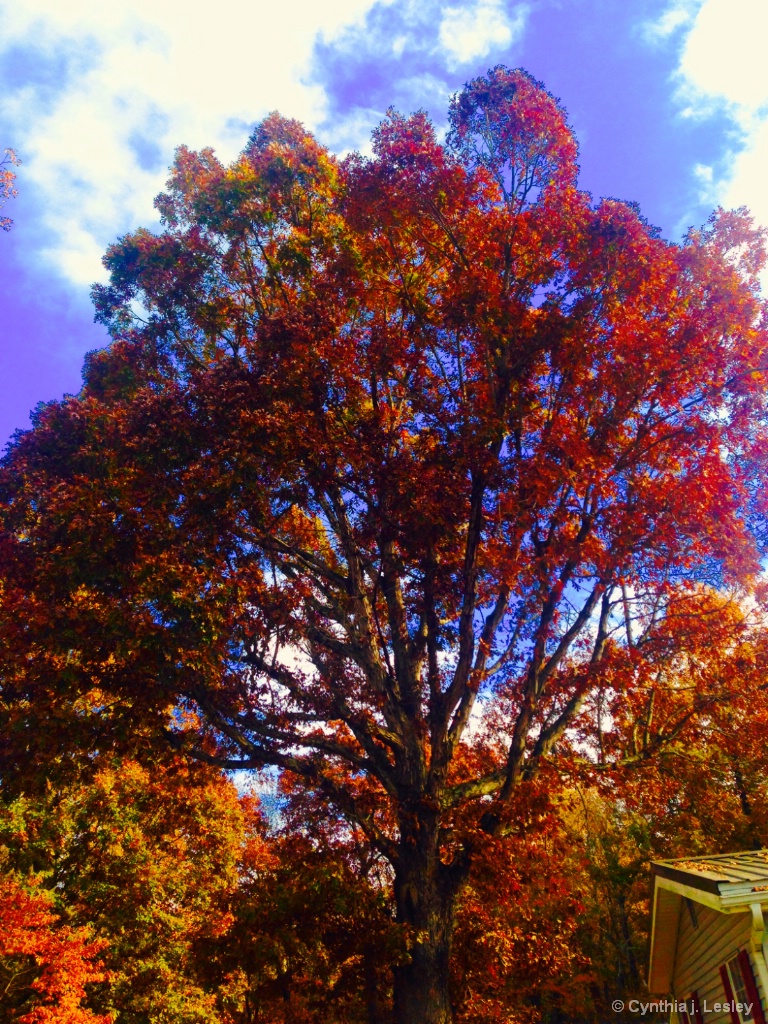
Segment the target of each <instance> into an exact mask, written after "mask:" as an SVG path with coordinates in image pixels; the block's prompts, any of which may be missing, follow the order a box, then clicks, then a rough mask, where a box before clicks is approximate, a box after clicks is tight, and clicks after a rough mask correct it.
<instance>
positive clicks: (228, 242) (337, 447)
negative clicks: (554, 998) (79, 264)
mask: <svg viewBox="0 0 768 1024" xmlns="http://www.w3.org/2000/svg"><path fill="white" fill-rule="evenodd" d="M576 158H577V147H576V142H575V140H574V137H573V134H572V132H571V130H570V128H569V127H568V125H567V122H566V117H565V114H564V111H563V110H562V108H561V107H560V106H559V104H558V102H557V101H556V100H555V99H553V97H552V96H550V95H549V94H548V93H547V92H546V91H545V89H544V88H543V86H542V85H541V84H540V83H538V82H536V81H534V80H533V79H532V78H530V76H528V75H527V74H526V73H525V72H522V71H509V70H507V69H505V68H502V67H498V68H496V69H494V70H493V71H491V72H490V73H489V74H488V76H486V77H484V78H479V79H476V80H475V81H473V82H471V83H470V84H469V85H468V86H467V87H466V88H465V89H464V90H463V91H462V92H461V93H460V94H459V95H457V96H456V97H455V99H454V100H453V102H452V105H451V110H450V131H449V134H448V136H447V140H446V142H445V143H444V144H441V143H439V142H438V141H437V138H436V135H435V132H434V130H433V128H432V126H431V124H430V123H429V121H428V119H427V118H426V116H425V115H424V114H421V113H419V114H415V115H413V116H412V117H409V118H404V117H401V116H400V115H398V114H397V113H394V112H390V113H389V115H388V117H387V119H386V120H385V121H384V122H383V123H382V124H381V125H380V126H379V128H378V129H377V130H376V131H375V133H374V139H373V155H372V156H371V157H370V158H363V157H360V156H352V157H349V158H347V159H345V160H343V161H338V160H336V159H334V158H333V157H332V156H331V155H330V154H329V153H328V152H327V151H326V150H325V149H323V148H322V146H320V144H319V143H318V142H316V141H315V139H313V138H312V137H311V136H310V135H309V134H308V133H307V132H306V131H305V129H304V128H303V127H301V126H300V125H299V124H297V123H296V122H293V121H286V120H284V119H282V118H280V117H279V116H277V115H272V116H270V117H269V118H267V119H266V120H265V121H264V122H263V123H261V124H260V125H259V126H258V127H257V128H256V130H255V131H254V133H253V135H252V137H251V139H250V141H249V143H248V145H247V147H246V149H245V150H244V152H243V154H242V155H241V157H240V158H239V159H238V160H237V161H236V162H235V163H234V164H233V165H232V166H230V167H224V166H222V164H220V163H219V161H218V160H217V159H216V157H215V156H214V154H213V153H212V152H211V151H209V150H205V151H203V152H201V153H192V152H189V151H187V150H185V149H182V150H180V151H179V153H178V156H177V159H176V163H175V166H174V168H173V171H172V176H171V179H170V182H169V186H168V191H167V192H166V193H165V194H163V195H161V196H160V197H159V199H158V203H157V205H158V209H159V211H160V214H161V216H162V218H163V230H162V231H161V232H160V233H159V234H153V233H150V232H148V231H138V232H137V233H136V234H134V235H131V236H128V237H126V238H123V239H122V240H121V241H119V242H118V243H117V244H116V245H114V246H113V247H112V248H111V249H110V250H109V252H108V254H107V256H106V265H107V267H108V269H109V271H110V273H111V283H110V285H109V286H107V287H103V288H97V289H96V293H95V299H96V307H97V316H98V318H99V319H100V320H101V322H102V323H104V324H106V325H107V326H108V327H109V329H110V332H111V334H112V338H113V341H112V344H111V345H110V346H109V348H107V349H105V350H104V351H100V352H97V353H94V354H92V355H91V356H90V357H89V358H88V360H87V362H86V366H85V371H84V386H83V389H82V391H81V393H80V394H79V395H78V396H76V397H72V398H68V399H66V400H65V401H63V402H60V403H54V404H51V405H48V406H46V407H44V408H42V409H41V410H39V412H38V414H37V417H36V419H35V424H34V428H33V430H32V431H31V432H29V433H27V434H23V435H20V436H19V437H18V438H17V440H16V441H15V443H14V445H13V446H12V448H11V450H10V452H9V455H8V457H7V458H6V460H5V463H4V467H3V470H2V482H1V483H0V487H1V489H2V513H1V514H2V527H3V532H2V539H1V540H0V544H2V548H1V549H0V550H1V552H2V553H1V554H0V558H2V564H3V568H4V582H3V584H2V586H3V590H2V601H3V609H4V614H3V616H2V619H1V623H2V624H1V625H0V629H2V634H3V635H2V644H0V647H2V650H3V652H4V653H3V654H0V659H2V664H1V666H0V673H1V678H2V688H3V690H2V692H3V701H4V704H3V712H4V719H5V725H6V728H5V738H6V743H5V748H4V749H5V753H4V759H5V760H4V764H3V766H2V771H3V773H4V774H5V776H6V777H7V778H10V777H11V776H12V774H13V767H14V765H16V764H18V763H19V761H20V760H21V759H22V758H23V759H25V761H26V763H31V762H33V761H35V760H36V759H38V760H47V762H48V763H49V764H50V765H51V766H52V770H53V767H54V766H56V765H59V766H60V765H61V764H62V763H64V761H66V760H67V759H72V758H73V757H75V756H76V752H77V751H78V750H81V751H87V750H89V749H94V748H98V749H100V750H104V749H106V747H107V746H108V745H110V744H111V745H116V746H119V745H120V744H122V743H127V742H129V740H130V736H131V734H132V732H133V731H137V732H139V733H141V734H142V735H143V734H144V731H145V730H147V729H149V728H155V729H162V730H165V733H166V735H167V736H168V738H169V739H170V741H171V742H172V743H174V744H175V745H176V746H177V747H178V748H179V749H182V750H185V751H187V752H189V753H190V754H191V755H194V756H196V757H199V758H203V759H205V760H208V761H211V762H213V763H215V764H219V765H223V766H225V767H228V768H245V769H261V768H262V767H263V766H265V765H272V766H276V767H277V768H278V769H281V770H283V771H285V772H289V773H291V774H292V776H294V777H295V778H296V779H298V780H301V781H302V784H303V785H304V786H306V787H307V789H308V790H311V791H312V792H313V793H314V794H315V795H316V797H317V798H318V799H321V800H325V801H326V802H327V804H328V806H329V807H330V808H333V809H334V811H335V812H336V813H341V814H342V815H343V816H344V817H345V819H346V820H347V821H349V822H350V823H351V824H352V825H354V826H355V827H356V828H357V829H360V830H362V831H363V833H364V834H365V836H366V837H367V841H368V842H369V843H370V844H371V847H372V848H373V849H375V850H376V851H378V853H379V855H380V856H381V857H382V858H384V860H385V861H386V863H387V864H388V865H389V870H390V871H391V877H392V885H393V892H394V900H395V904H396V915H397V919H398V921H399V922H400V925H401V933H402V936H403V941H404V943H405V955H403V956H402V957H401V958H400V960H399V962H398V965H397V967H396V975H395V1005H394V1016H395V1019H396V1021H397V1022H398V1024H405V1022H411V1021H420V1022H423V1024H438V1022H439V1024H445V1022H448V1021H450V1020H451V1019H452V1012H453V1011H452V1001H451V994H450V990H449V988H450V986H449V975H450V971H449V967H450V958H451V941H452V935H453V930H454V919H455V913H456V906H457V900H458V899H459V897H460V894H461V892H462V889H463V886H464V885H465V883H466V880H467V878H468V877H469V872H470V869H471V867H472V862H473V859H477V858H478V857H481V856H483V855H484V853H485V851H486V850H487V848H488V844H491V843H493V842H496V841H498V839H499V838H500V837H503V835H504V834H505V833H507V832H512V831H514V830H515V828H516V827H517V823H518V822H519V821H522V820H524V819H525V818H526V815H528V813H529V808H530V805H531V801H535V800H536V799H538V798H539V794H540V792H541V790H542V787H543V788H544V789H546V788H547V787H549V786H552V785H555V784H556V782H557V779H558V778H559V777H560V776H561V774H562V772H565V771H568V770H570V769H573V770H579V771H581V770H583V765H579V764H578V762H579V761H582V762H584V761H586V762H592V761H593V762H594V763H595V764H596V765H597V766H598V767H599V769H600V770H601V771H602V770H607V769H608V768H609V767H610V765H611V763H612V762H614V761H621V762H622V763H626V762H627V761H628V760H632V759H637V760H642V759H647V758H649V757H651V756H652V755H654V754H656V753H658V752H660V751H662V750H663V749H665V748H666V747H667V746H669V745H670V744H673V743H679V742H680V740H681V737H682V736H684V734H685V731H686V730H687V729H689V728H693V727H694V723H696V722H697V721H700V720H702V719H703V718H705V717H706V715H707V712H708V710H711V708H712V707H714V706H715V705H716V704H718V703H722V702H724V701H726V700H727V699H728V698H729V697H732V696H734V694H735V693H736V691H737V690H741V691H743V692H745V691H747V690H748V689H749V687H750V686H752V685H754V680H755V678H756V676H757V674H758V669H759V665H758V664H757V661H756V660H755V658H752V660H751V661H750V660H749V659H746V660H745V662H744V664H743V665H742V664H740V666H739V675H738V678H735V677H733V676H731V675H728V674H727V673H723V671H722V665H723V663H724V662H723V659H724V658H725V657H726V654H727V652H728V651H733V650H736V649H739V645H741V644H742V642H743V638H742V637H741V635H740V631H743V630H744V629H745V628H746V627H745V626H744V625H743V624H742V625H738V627H737V626H736V625H734V626H733V629H734V630H735V631H736V632H735V633H734V634H733V635H729V634H728V630H727V629H725V628H723V629H720V630H719V631H718V632H717V639H718V643H719V644H721V647H720V648H718V649H715V648H717V644H715V643H714V642H713V645H712V649H711V651H708V650H705V651H704V652H703V653H702V652H701V651H700V646H701V645H700V644H699V641H698V639H696V641H695V648H696V649H695V651H693V652H692V653H691V654H690V657H689V654H688V645H689V644H690V643H692V642H693V641H692V640H691V631H690V630H687V629H686V628H685V626H686V623H690V621H691V617H692V616H693V617H694V618H696V617H697V616H698V615H699V613H701V614H709V615H712V611H713V602H715V604H716V602H717V600H719V598H717V597H716V596H713V593H712V591H711V590H708V589H706V587H705V584H706V585H708V586H709V587H710V588H711V587H714V588H720V589H722V588H724V587H730V588H731V589H733V590H734V592H736V591H737V590H738V588H739V587H741V588H745V587H748V586H749V583H750V579H751V577H752V575H753V574H754V573H755V571H756V569H757V565H758V560H757V558H758V549H757V545H756V542H755V537H756V536H757V537H759V536H760V534H761V528H762V521H763V518H762V517H763V509H762V505H761V501H762V498H761V494H760V490H759V486H758V483H757V482H758V481H759V480H760V479H761V474H762V472H763V468H764V458H765V455H764V453H765V440H766V438H765V398H764V387H763V379H762V375H763V372H764V370H765V369H766V368H767V367H768V363H767V362H766V341H767V340H768V336H767V335H766V331H765V311H764V308H763V306H762V305H761V301H760V298H759V289H758V283H757V274H758V271H759V270H760V268H761V266H762V263H763V247H762V242H763V239H762V237H761V235H760V234H759V233H758V232H756V231H754V230H753V229H752V227H751V223H750V220H749V218H748V216H747V215H746V213H745V212H744V211H740V212H736V213H724V212H719V213H717V214H716V215H714V216H713V218H712V219H711V221H710V222H709V223H708V224H707V226H706V227H705V228H703V229H702V230H699V231H691V232H690V233H689V235H688V236H687V237H686V239H685V241H684V242H683V243H682V244H680V245H677V244H673V243H670V242H667V241H664V240H663V239H662V238H660V237H659V236H658V233H657V232H656V231H655V230H653V229H652V228H651V227H650V226H649V225H648V224H647V223H646V222H645V221H644V220H643V218H642V217H641V216H640V215H639V213H638V211H637V210H636V208H635V207H634V206H632V205H631V204H626V203H623V202H619V201H616V200H603V201H601V202H597V203H596V202H593V200H592V198H591V197H590V196H589V195H588V194H586V193H585V192H583V191H580V190H579V188H578V185H577V163H576ZM723 600H725V599H724V598H723ZM713 621H714V620H713ZM694 632H695V631H694ZM641 641H642V649H641V643H640V642H641ZM710 653H711V655H712V656H711V657H710V656H709V654H710ZM693 659H696V670H695V672H693V673H692V674H691V677H690V682H686V683H685V685H682V684H681V683H680V680H681V679H686V675H685V671H686V665H687V664H688V663H693ZM670 665H672V667H673V669H674V671H671V670H670V671H667V668H668V667H669V666H670ZM41 709H44V721H45V725H44V728H43V726H42V722H43V711H42V710H41ZM36 716H37V717H36ZM632 716H634V718H635V719H636V725H637V727H636V728H634V729H630V730H629V731H627V729H626V728H625V725H626V722H627V720H628V719H629V718H632ZM614 719H615V721H616V723H617V728H618V727H619V726H620V734H621V735H622V736H624V735H631V737H632V743H631V744H630V745H629V746H627V745H626V744H625V745H623V746H622V745H620V744H618V743H617V742H615V738H614V740H612V738H611V737H612V736H613V735H614V733H612V728H613V726H612V722H613V721H614ZM616 735H619V733H616Z"/></svg>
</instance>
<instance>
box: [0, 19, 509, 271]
mask: <svg viewBox="0 0 768 1024" xmlns="http://www.w3.org/2000/svg"><path fill="white" fill-rule="evenodd" d="M505 3H509V0H467V2H466V3H464V2H462V0H459V2H457V3H455V4H453V5H447V4H446V3H445V0H323V3H317V2H311V0H283V2H277V3H276V2H274V0H217V3H216V4H215V5H213V6H211V5H208V4H202V3H194V2H193V3H190V2H189V0H110V2H109V3H97V2H95V0H66V2H64V0H23V2H22V3H18V2H15V0H0V73H2V74H3V78H4V87H3V90H2V91H0V145H2V146H7V145H12V146H14V147H15V148H16V149H17V150H18V151H19V154H20V155H21V157H22V159H23V161H24V175H23V182H22V185H23V193H22V199H20V200H19V201H18V205H17V211H18V214H19V216H17V217H16V220H17V232H20V231H21V230H22V222H21V220H22V218H21V210H22V205H21V204H22V202H23V203H25V204H26V205H25V207H24V208H25V209H27V210H32V208H34V209H33V212H32V213H30V215H29V218H28V221H27V224H26V225H25V226H24V230H25V231H26V232H27V235H26V236H25V250H26V252H27V255H28V258H29V259H30V260H31V261H33V262H35V263H36V264H38V265H39V264H41V263H42V265H43V266H45V267H46V268H48V269H49V270H50V269H51V268H53V269H55V270H56V271H57V272H58V273H60V274H61V275H62V276H63V277H64V279H65V280H68V281H69V282H70V283H71V284H73V285H75V286H77V287H82V286H83V285H87V284H90V283H91V282H92V281H93V280H94V279H97V278H99V277H100V276H103V268H102V267H101V262H100V260H101V255H102V253H103V252H104V249H105V248H106V246H107V245H108V244H109V243H110V242H111V241H112V240H113V239H114V238H115V237H117V236H118V235H120V234H122V233H124V232H126V231H129V230H132V229H134V228H135V227H136V226H137V225H139V224H142V223H143V224H148V225H150V226H151V224H152V223H153V222H154V221H155V214H154V211H153V208H152V199H153V197H154V196H155V195H156V194H157V192H158V191H159V190H160V189H161V188H162V186H163V183H164V180H165V176H166V171H167V167H168V165H169V164H170V162H171V160H172V157H173V151H174V149H175V147H176V146H177V145H180V144H182V143H183V144H186V145H189V146H191V147H192V148H200V147H202V146H213V147H214V148H215V149H216V151H217V154H218V155H219V157H220V158H221V159H223V160H230V159H232V158H233V157H234V156H235V155H236V154H237V152H238V151H239V150H240V149H241V148H242V146H243V144H244V142H245V139H246V138H247V134H248V131H249V129H250V127H251V126H252V125H253V123H254V122H255V121H257V120H259V119H260V118H261V117H263V116H264V115H265V114H266V113H268V112H269V111H270V110H273V109H279V110H280V111H281V112H282V113H284V114H286V115H287V116H290V117H296V118H298V119H299V120H302V121H304V122H305V123H306V124H307V125H308V126H309V127H310V128H311V129H313V130H315V131H318V133H319V134H320V136H321V137H322V139H323V140H324V141H326V142H327V143H330V144H331V145H332V146H333V147H334V148H336V149H337V150H346V149H350V148H363V149H364V148H365V147H366V146H367V144H368V140H369V137H370V129H371V127H372V126H373V125H374V124H376V122H377V121H379V120H380V119H381V116H382V114H383V110H384V109H385V108H386V106H387V105H389V104H390V103H395V104H402V105H403V106H404V107H406V108H407V109H414V108H415V107H418V106H423V105H424V104H425V103H431V104H432V105H433V106H434V109H435V110H436V111H437V110H439V112H440V114H442V113H443V112H444V109H445V107H446V100H447V97H448V96H449V95H450V93H451V92H453V91H454V89H455V88H456V87H457V85H458V84H460V83H458V82H457V81H454V80H452V78H451V72H452V71H453V70H455V69H456V68H457V67H458V66H460V65H466V64H467V63H468V62H470V61H472V60H474V59H476V58H482V57H485V56H487V55H488V54H489V53H491V51H494V50H495V51H497V52H498V51H499V50H501V51H504V50H505V49H506V48H508V47H509V46H510V45H512V44H513V43H515V42H516V41H517V40H518V39H519V37H520V36H521V35H522V33H523V31H524V28H525V24H526V18H527V13H528V8H527V6H526V5H525V4H522V5H518V6H515V5H514V4H510V6H509V7H508V8H507V7H505ZM502 55H504V56H505V55H506V54H502ZM343 68H346V69H352V70H351V71H348V81H349V91H348V92H347V93H346V94H345V95H343V96H342V95H341V92H340V91H339V89H338V88H337V87H338V85H339V82H340V81H341V78H342V77H343V75H344V73H345V72H344V71H343V70H341V69H343ZM336 69H339V72H338V76H337V77H336V78H334V75H335V74H336ZM366 89H368V90H369V91H368V94H367V95H363V93H364V91H365V90H366ZM334 90H336V91H334ZM342 91H343V90H342ZM384 94H386V100H385V102H383V103H381V102H380V101H381V100H382V98H383V96H384ZM26 239H28V241H27V240H26Z"/></svg>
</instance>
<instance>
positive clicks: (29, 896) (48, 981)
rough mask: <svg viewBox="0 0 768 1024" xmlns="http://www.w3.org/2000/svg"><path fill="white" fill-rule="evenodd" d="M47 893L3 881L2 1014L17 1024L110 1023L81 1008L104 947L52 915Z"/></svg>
mask: <svg viewBox="0 0 768 1024" xmlns="http://www.w3.org/2000/svg"><path fill="white" fill-rule="evenodd" d="M52 902H53V901H52V899H51V897H50V895H49V894H48V893H47V892H45V891H44V890H37V891H35V890H34V889H33V890H32V891H31V892H29V891H27V890H26V889H24V888H23V887H22V886H21V885H20V884H19V883H18V882H16V881H15V880H13V879H12V878H0V1013H1V1014H2V1019H3V1020H7V1021H11V1020H13V1021H18V1022H19V1024H111V1017H109V1016H98V1015H97V1014H94V1013H92V1012H91V1011H90V1010H88V1009H86V1008H85V1007H84V1006H83V1000H84V999H85V997H86V985H87V984H89V983H92V982H97V981H100V980H101V979H102V978H103V972H102V971H101V970H100V969H99V967H98V966H97V965H96V964H95V963H94V960H95V959H96V958H97V957H98V954H99V952H100V951H101V950H102V949H103V946H104V943H103V942H101V941H96V940H94V939H93V938H92V937H91V936H90V935H89V934H88V931H87V930H86V929H74V928H70V927H69V926H67V925H66V924H64V923H63V922H61V921H59V920H57V918H56V915H55V914H53V913H52V912H51V903H52Z"/></svg>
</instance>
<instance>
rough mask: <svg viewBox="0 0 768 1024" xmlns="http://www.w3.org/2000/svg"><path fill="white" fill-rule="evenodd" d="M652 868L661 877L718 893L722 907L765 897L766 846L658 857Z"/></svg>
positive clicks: (767, 876) (767, 881) (767, 877)
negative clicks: (664, 857)
mask: <svg viewBox="0 0 768 1024" xmlns="http://www.w3.org/2000/svg"><path fill="white" fill-rule="evenodd" d="M651 870H652V871H653V873H654V875H658V876H659V877H660V878H667V879H669V880H670V881H672V882H678V883H680V884H681V885H685V886H688V887H690V888H692V889H698V890H700V891H701V892H708V893H713V894H714V895H715V896H719V897H720V900H721V903H722V905H723V906H724V907H725V906H727V905H728V904H731V903H740V904H742V903H762V902H763V901H768V850H749V851H748V852H746V853H718V854H714V855H712V856H707V857H681V858H679V859H677V860H658V861H654V862H653V863H652V864H651ZM749 897H751V899H750V898H749Z"/></svg>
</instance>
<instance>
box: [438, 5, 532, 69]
mask: <svg viewBox="0 0 768 1024" xmlns="http://www.w3.org/2000/svg"><path fill="white" fill-rule="evenodd" d="M527 16H528V9H527V7H525V6H523V5H521V6H520V7H518V8H516V9H515V11H514V14H513V15H512V17H511V18H510V17H509V16H508V15H507V12H506V11H505V10H504V8H503V7H502V5H501V2H500V0H477V3H475V4H474V5H473V6H462V7H446V8H444V10H443V15H442V19H441V21H440V29H439V33H438V38H439V43H440V46H441V47H442V49H443V50H444V51H445V52H446V53H447V55H448V57H449V60H450V63H452V64H453V65H458V64H467V63H469V62H470V61H473V60H476V59H477V58H478V57H485V56H487V54H488V53H489V52H490V51H491V49H492V48H494V47H506V46H510V45H511V44H512V43H513V41H516V40H517V39H518V38H520V36H522V34H523V31H524V29H525V22H526V18H527Z"/></svg>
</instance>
